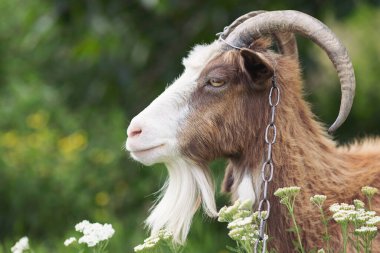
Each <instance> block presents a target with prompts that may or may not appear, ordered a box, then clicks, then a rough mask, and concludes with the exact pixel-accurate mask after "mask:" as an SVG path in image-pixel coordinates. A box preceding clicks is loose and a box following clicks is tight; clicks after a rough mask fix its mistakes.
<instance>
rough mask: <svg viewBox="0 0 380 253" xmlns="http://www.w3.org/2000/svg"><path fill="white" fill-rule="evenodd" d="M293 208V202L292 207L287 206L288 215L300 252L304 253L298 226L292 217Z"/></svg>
mask: <svg viewBox="0 0 380 253" xmlns="http://www.w3.org/2000/svg"><path fill="white" fill-rule="evenodd" d="M293 206H294V201H293V205H292V206H290V205H289V206H288V209H289V213H290V216H291V217H292V220H293V225H294V228H295V230H296V235H297V240H298V244H299V246H300V249H301V252H302V253H305V250H304V248H303V246H302V241H301V235H300V231H299V230H298V225H297V222H296V217H295V216H294V210H293Z"/></svg>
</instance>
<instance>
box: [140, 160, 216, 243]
mask: <svg viewBox="0 0 380 253" xmlns="http://www.w3.org/2000/svg"><path fill="white" fill-rule="evenodd" d="M167 168H168V171H169V180H168V181H167V183H166V184H165V186H164V187H163V189H162V195H161V197H160V198H161V200H160V202H159V203H158V204H157V205H156V206H155V207H154V209H153V211H152V212H151V214H150V216H149V217H148V219H147V220H146V224H147V225H148V227H149V228H150V229H151V231H152V234H156V233H158V231H160V230H161V229H166V230H167V231H170V232H172V233H173V239H174V241H175V242H177V243H180V244H183V243H184V242H185V240H186V237H187V234H188V232H189V229H190V225H191V220H192V217H193V215H194V213H195V212H196V210H197V209H198V207H199V204H200V201H202V202H203V207H204V210H205V211H206V213H207V214H209V215H210V216H216V206H215V200H214V188H213V185H212V183H211V182H210V180H209V178H210V176H209V175H208V172H206V171H205V170H203V169H202V168H199V167H197V166H195V165H194V164H191V163H189V162H186V161H185V160H178V161H177V162H174V163H171V164H167Z"/></svg>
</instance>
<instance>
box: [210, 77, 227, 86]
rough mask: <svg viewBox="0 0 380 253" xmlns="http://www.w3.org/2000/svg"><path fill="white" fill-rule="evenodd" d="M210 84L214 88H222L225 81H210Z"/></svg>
mask: <svg viewBox="0 0 380 253" xmlns="http://www.w3.org/2000/svg"><path fill="white" fill-rule="evenodd" d="M208 83H209V84H211V85H212V86H214V87H220V86H222V85H223V84H224V81H223V80H217V79H210V80H209V81H208Z"/></svg>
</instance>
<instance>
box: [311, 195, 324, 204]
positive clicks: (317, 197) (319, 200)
mask: <svg viewBox="0 0 380 253" xmlns="http://www.w3.org/2000/svg"><path fill="white" fill-rule="evenodd" d="M326 199H327V197H326V196H325V195H318V194H317V195H314V196H313V197H310V202H311V203H313V204H314V205H316V206H318V207H321V206H322V205H323V203H324V202H325V200H326Z"/></svg>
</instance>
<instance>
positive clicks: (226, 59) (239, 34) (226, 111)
mask: <svg viewBox="0 0 380 253" xmlns="http://www.w3.org/2000/svg"><path fill="white" fill-rule="evenodd" d="M257 14H259V13H254V15H253V16H255V17H252V18H250V19H248V20H246V21H245V20H244V21H242V20H240V21H239V22H238V23H239V24H238V25H236V28H235V27H234V30H233V31H228V34H222V39H223V41H220V40H219V41H216V42H214V43H212V44H210V45H203V46H196V47H195V48H194V49H193V50H192V51H191V53H190V54H189V56H188V57H187V58H185V59H184V60H183V64H184V67H185V70H184V72H183V74H182V75H181V76H180V77H179V78H178V79H177V80H175V81H174V83H173V84H172V85H170V86H169V87H168V88H167V89H166V90H165V92H164V93H162V94H161V95H160V96H159V97H158V98H157V99H156V100H154V101H153V102H152V103H151V104H150V105H149V106H148V107H147V108H146V109H145V110H144V111H142V112H141V113H140V114H139V115H137V116H136V117H135V118H134V119H133V120H132V121H131V123H130V126H129V128H128V130H127V132H128V140H127V143H126V147H127V150H128V151H130V152H131V156H132V157H133V158H134V159H135V160H137V161H139V162H141V163H144V164H146V165H151V164H154V163H165V164H166V165H167V167H168V170H169V183H168V184H167V185H166V188H165V191H164V194H163V196H162V197H161V201H160V202H159V203H158V204H157V205H156V207H155V208H154V210H153V211H152V213H151V215H150V217H149V218H148V220H147V224H148V225H149V226H150V228H151V229H152V233H156V232H158V230H159V229H162V228H166V229H168V230H169V231H171V232H173V234H174V238H175V239H176V240H177V241H178V242H183V241H184V240H185V238H186V235H187V232H188V230H189V226H190V223H191V218H192V216H193V214H194V212H195V211H196V209H197V207H198V206H199V204H200V203H201V202H202V203H203V206H204V209H205V211H206V212H207V213H208V214H209V215H211V216H212V215H215V213H216V211H215V201H214V194H213V186H212V181H211V179H210V176H209V173H208V169H207V163H208V162H210V161H212V160H214V159H215V158H217V157H227V158H231V159H236V158H238V157H240V156H243V155H251V156H252V155H253V154H244V151H245V150H252V149H250V148H247V145H255V143H254V138H255V134H256V135H257V131H256V130H257V128H259V127H260V124H264V123H265V122H264V121H263V120H260V117H261V116H260V113H259V110H260V109H259V108H263V107H264V106H265V105H266V104H265V105H264V104H260V103H263V101H264V100H262V99H261V100H260V99H255V96H257V94H260V93H263V91H267V90H268V89H267V88H268V87H269V84H270V83H271V77H272V76H273V73H274V72H275V71H280V70H281V68H282V66H281V64H283V63H282V62H284V61H283V58H284V57H287V58H289V55H293V59H292V60H290V61H286V62H287V63H289V62H293V63H294V64H295V66H297V61H296V59H295V58H296V57H294V56H296V55H297V52H296V46H295V42H294V37H293V35H292V34H291V33H292V32H299V33H301V34H302V35H305V36H306V37H309V38H311V39H312V40H313V41H315V42H316V43H317V44H318V45H320V46H321V47H322V48H323V49H324V50H325V51H326V52H327V54H328V55H329V57H330V59H331V60H332V61H333V63H334V65H335V67H336V69H337V71H338V74H339V77H340V81H341V84H342V103H341V110H340V113H339V116H338V119H337V121H336V122H335V123H334V125H333V126H332V127H331V128H330V130H332V131H333V130H335V129H336V128H337V127H339V125H340V124H342V122H343V121H344V120H345V118H346V117H347V115H348V112H349V110H350V107H351V104H352V99H353V92H354V88H355V87H354V84H355V80H354V77H353V70H352V66H351V62H350V60H349V58H348V55H347V52H346V50H345V48H344V47H343V46H342V44H341V43H340V42H339V40H338V39H337V38H336V36H335V35H334V34H333V33H332V32H331V31H330V30H329V29H328V28H327V27H325V26H324V25H323V24H322V23H320V22H319V21H317V20H315V19H314V18H312V17H310V16H307V15H305V14H302V13H299V12H295V11H282V12H268V13H260V14H259V15H257ZM238 20H239V19H238ZM240 23H241V24H240ZM280 33H281V34H280ZM282 33H284V34H282ZM261 34H274V35H275V36H274V37H275V38H276V40H277V44H278V45H279V49H280V51H281V53H282V54H277V53H274V52H273V51H271V50H270V49H269V48H270V44H271V43H270V40H268V39H266V38H263V37H262V35H261ZM289 34H290V37H289ZM287 39H288V40H287ZM289 40H290V41H291V43H290V44H289V43H288V41H289ZM230 45H233V46H234V47H238V48H240V50H231V46H230ZM284 54H285V56H284ZM295 75H298V72H296V73H295ZM285 76H286V75H285ZM265 102H267V101H266V100H265ZM248 133H250V134H249V135H247V134H248ZM247 136H248V138H247Z"/></svg>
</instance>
